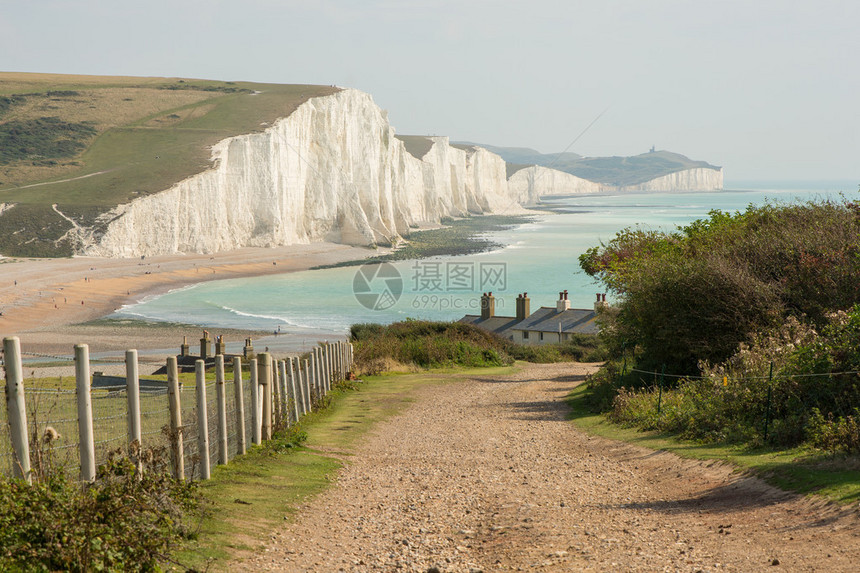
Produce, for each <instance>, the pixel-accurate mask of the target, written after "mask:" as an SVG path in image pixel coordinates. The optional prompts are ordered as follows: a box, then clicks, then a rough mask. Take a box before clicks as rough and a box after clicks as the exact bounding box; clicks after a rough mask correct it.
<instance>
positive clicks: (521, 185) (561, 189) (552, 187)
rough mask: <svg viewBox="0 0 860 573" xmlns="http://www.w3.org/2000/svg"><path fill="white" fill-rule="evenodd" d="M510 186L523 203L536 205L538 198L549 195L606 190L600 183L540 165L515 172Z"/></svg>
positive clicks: (510, 180) (509, 183) (509, 180)
mask: <svg viewBox="0 0 860 573" xmlns="http://www.w3.org/2000/svg"><path fill="white" fill-rule="evenodd" d="M508 186H509V187H510V191H511V193H512V194H513V195H514V197H516V199H517V201H519V202H520V204H522V205H534V204H536V203H537V202H538V199H540V198H541V197H544V196H548V195H575V194H577V193H598V192H600V191H604V190H605V189H604V186H602V185H601V184H600V183H595V182H594V181H589V180H587V179H582V178H580V177H577V176H575V175H571V174H570V173H565V172H564V171H558V170H557V169H549V168H546V167H541V166H539V165H532V166H530V167H525V168H523V169H520V170H518V171H516V172H515V173H513V174H512V175H511V177H510V178H509V179H508Z"/></svg>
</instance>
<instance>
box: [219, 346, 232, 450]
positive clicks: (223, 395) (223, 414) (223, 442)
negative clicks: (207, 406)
mask: <svg viewBox="0 0 860 573" xmlns="http://www.w3.org/2000/svg"><path fill="white" fill-rule="evenodd" d="M215 397H216V406H217V408H218V420H217V424H218V463H219V464H220V465H224V464H226V463H227V462H228V461H229V459H228V458H229V456H228V454H229V451H230V450H229V449H228V448H227V389H226V388H225V382H224V355H223V354H216V355H215Z"/></svg>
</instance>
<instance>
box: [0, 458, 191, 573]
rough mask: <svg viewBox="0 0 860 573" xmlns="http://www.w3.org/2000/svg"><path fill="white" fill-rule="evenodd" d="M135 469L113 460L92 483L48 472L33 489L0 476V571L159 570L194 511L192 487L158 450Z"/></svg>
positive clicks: (186, 533) (187, 533)
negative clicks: (172, 471) (173, 471)
mask: <svg viewBox="0 0 860 573" xmlns="http://www.w3.org/2000/svg"><path fill="white" fill-rule="evenodd" d="M141 457H142V458H144V459H145V461H146V468H145V471H143V472H142V473H140V472H138V471H137V470H136V468H135V465H134V464H133V463H132V462H131V461H130V460H129V459H128V458H127V457H119V456H118V455H112V456H111V458H110V459H109V460H108V462H106V463H105V464H104V465H102V466H100V467H99V468H98V475H97V479H96V481H95V482H94V483H93V484H84V485H81V484H79V483H77V482H76V481H74V480H73V479H70V478H69V477H68V476H66V474H65V473H64V472H63V471H54V472H52V473H51V474H50V475H48V476H46V477H44V478H43V479H37V480H35V482H34V483H33V485H28V484H27V483H26V482H24V481H21V480H15V479H8V478H2V479H0V569H2V570H4V571H10V570H13V571H159V570H161V565H162V564H164V563H166V562H167V561H168V560H169V552H170V550H171V548H172V547H174V546H175V545H176V544H177V543H178V542H179V541H180V540H181V539H183V538H187V537H189V536H191V535H193V531H192V530H191V529H190V528H189V527H188V525H187V524H186V522H185V517H186V515H188V514H189V512H192V511H193V510H194V509H195V508H197V506H198V503H199V495H198V492H197V484H196V483H195V482H182V481H178V480H175V479H173V478H172V477H171V476H170V475H169V474H168V473H167V471H166V470H167V467H166V462H165V461H164V460H165V459H166V458H165V456H164V452H163V451H147V452H144V455H143V456H141Z"/></svg>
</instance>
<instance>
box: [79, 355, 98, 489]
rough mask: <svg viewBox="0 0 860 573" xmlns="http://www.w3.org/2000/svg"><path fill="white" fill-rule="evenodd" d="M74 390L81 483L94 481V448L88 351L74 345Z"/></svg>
mask: <svg viewBox="0 0 860 573" xmlns="http://www.w3.org/2000/svg"><path fill="white" fill-rule="evenodd" d="M75 389H76V390H77V398H78V443H79V444H80V447H79V450H80V452H81V481H87V482H90V481H93V480H94V479H96V446H95V440H94V438H93V404H92V398H91V397H90V349H89V346H87V345H86V344H77V345H75Z"/></svg>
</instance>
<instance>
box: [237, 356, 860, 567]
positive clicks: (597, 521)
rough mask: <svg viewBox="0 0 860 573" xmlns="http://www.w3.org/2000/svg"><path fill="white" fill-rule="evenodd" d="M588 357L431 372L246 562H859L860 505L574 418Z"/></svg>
mask: <svg viewBox="0 0 860 573" xmlns="http://www.w3.org/2000/svg"><path fill="white" fill-rule="evenodd" d="M588 371H589V367H588V366H587V365H577V364H551V365H530V366H527V367H526V368H525V369H523V370H522V371H520V372H518V373H517V374H515V375H512V376H510V377H506V378H500V379H482V378H475V379H472V380H469V381H466V382H463V383H450V384H442V385H436V386H427V387H424V388H422V389H421V390H420V391H419V392H418V398H417V400H416V401H415V402H414V403H413V404H412V405H411V406H410V407H409V408H408V410H407V411H405V412H404V413H403V414H401V415H399V416H396V417H394V418H392V419H390V420H388V421H387V422H384V423H382V424H380V425H379V426H378V427H377V428H376V430H375V431H374V432H373V434H371V435H370V436H369V437H368V439H366V440H365V441H364V443H363V444H362V445H361V446H359V448H358V452H357V455H356V456H355V457H354V459H353V458H351V461H350V462H349V463H348V465H346V467H345V468H344V469H343V471H342V472H341V475H340V476H339V478H338V484H337V485H336V486H335V487H333V488H331V489H330V490H328V491H326V492H325V493H323V494H322V495H320V496H319V497H317V498H315V499H314V500H313V501H311V502H310V503H309V504H308V505H306V506H305V507H303V508H302V509H301V511H300V513H299V517H298V518H297V520H296V521H295V522H294V523H288V524H285V525H284V528H283V529H282V530H280V531H277V532H273V534H272V537H271V539H270V540H269V541H268V542H267V544H266V546H265V548H264V549H263V550H261V551H260V552H259V553H258V554H256V555H255V556H253V557H252V558H250V559H246V560H243V561H241V562H238V563H234V564H231V566H230V569H231V570H246V571H318V572H329V571H332V572H333V571H404V572H405V571H417V572H433V571H439V572H454V571H466V572H477V571H485V572H489V571H510V570H513V571H525V570H541V571H723V570H729V571H765V570H767V571H858V570H860V561H858V558H860V519H858V512H857V511H852V510H845V509H842V510H838V509H837V508H834V507H832V506H830V505H827V504H823V503H814V502H811V501H808V500H806V499H804V498H800V497H798V496H792V495H788V494H785V493H782V492H780V491H778V490H775V489H773V488H770V487H769V486H767V485H765V484H763V483H762V482H760V481H758V480H755V479H752V478H744V477H742V476H738V475H736V474H733V473H732V471H731V468H729V467H727V466H724V465H722V464H716V463H703V462H695V461H689V460H682V459H679V458H677V457H675V456H674V455H671V454H668V453H658V452H653V451H651V450H644V449H641V448H637V447H635V446H630V445H626V444H620V443H618V442H613V441H609V440H605V439H602V438H596V437H590V436H588V435H585V434H583V433H581V432H579V431H577V430H576V429H575V428H574V427H573V425H572V424H571V423H569V422H566V421H565V412H566V406H565V404H564V401H563V398H564V396H565V395H567V394H568V393H569V392H570V390H571V389H572V388H573V387H574V386H575V385H576V384H578V383H579V382H580V381H581V380H582V378H583V376H584V374H586V373H587V372H588Z"/></svg>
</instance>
